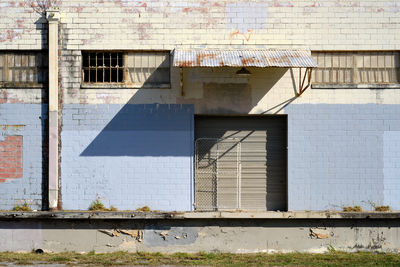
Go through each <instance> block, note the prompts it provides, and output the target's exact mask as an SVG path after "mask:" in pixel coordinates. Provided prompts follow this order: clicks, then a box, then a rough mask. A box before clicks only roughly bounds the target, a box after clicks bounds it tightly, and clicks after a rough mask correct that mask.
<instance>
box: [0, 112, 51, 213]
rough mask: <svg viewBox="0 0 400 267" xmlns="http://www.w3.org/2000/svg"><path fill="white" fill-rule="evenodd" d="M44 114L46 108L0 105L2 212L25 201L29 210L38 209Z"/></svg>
mask: <svg viewBox="0 0 400 267" xmlns="http://www.w3.org/2000/svg"><path fill="white" fill-rule="evenodd" d="M46 114H47V105H35V104H0V153H1V154H2V156H0V169H1V171H0V179H1V183H0V196H1V197H0V209H2V210H4V209H12V208H13V207H14V206H15V205H21V204H23V203H25V202H26V203H28V205H29V206H30V207H31V208H32V209H41V205H42V196H43V195H42V190H43V189H42V186H43V184H44V182H45V181H44V179H45V177H46V175H45V174H44V173H43V161H42V156H43V155H42V152H43V151H42V149H43V147H42V144H43V138H44V125H45V121H46V119H47V115H46ZM4 150H7V151H8V152H5V151H4ZM11 150H12V151H11ZM4 153H6V154H4ZM6 176H8V177H6Z"/></svg>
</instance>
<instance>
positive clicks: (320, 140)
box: [0, 0, 400, 210]
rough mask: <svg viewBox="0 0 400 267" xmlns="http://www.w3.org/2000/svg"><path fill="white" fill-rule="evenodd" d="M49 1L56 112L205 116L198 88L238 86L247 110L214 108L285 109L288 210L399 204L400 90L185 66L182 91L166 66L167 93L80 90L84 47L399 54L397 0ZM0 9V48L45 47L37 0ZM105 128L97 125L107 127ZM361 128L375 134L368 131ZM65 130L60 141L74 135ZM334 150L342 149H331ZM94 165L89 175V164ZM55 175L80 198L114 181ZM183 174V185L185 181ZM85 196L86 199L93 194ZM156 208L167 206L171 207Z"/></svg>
mask: <svg viewBox="0 0 400 267" xmlns="http://www.w3.org/2000/svg"><path fill="white" fill-rule="evenodd" d="M55 6H56V7H58V8H59V9H60V13H61V24H60V40H61V41H60V48H61V52H60V53H61V55H60V76H61V82H60V93H61V94H60V97H61V99H62V105H63V108H64V110H68V108H70V107H76V106H70V107H69V106H68V105H85V107H86V106H91V105H93V107H95V106H101V108H100V110H107V105H110V104H116V105H120V106H121V108H122V107H123V106H124V105H126V104H133V105H135V104H154V103H159V104H188V105H193V107H194V113H195V114H210V113H215V112H216V110H218V108H219V107H220V105H221V103H220V102H219V101H215V99H214V97H215V96H218V93H217V92H215V94H213V92H211V94H207V95H205V94H204V87H205V85H207V86H210V84H213V83H214V84H226V85H227V86H229V84H242V83H248V84H249V87H250V90H249V93H248V95H247V96H246V98H247V100H248V99H251V101H250V102H249V101H246V103H251V104H246V105H247V106H245V105H241V106H238V105H235V104H233V103H236V102H235V101H240V98H241V97H243V95H237V96H232V97H233V99H232V105H229V104H228V105H227V106H224V110H227V112H228V113H240V114H276V113H279V114H288V131H289V132H288V198H289V202H288V208H289V209H293V210H297V209H300V210H301V209H303V210H308V209H313V210H315V209H337V208H340V207H341V206H343V205H362V206H363V207H364V208H371V206H370V204H368V203H375V204H376V205H390V206H391V207H392V208H397V209H400V206H399V204H398V203H400V201H398V200H399V199H397V198H396V197H394V196H395V195H396V194H397V193H400V182H399V179H398V177H399V176H400V170H399V168H400V166H398V164H395V163H393V162H397V160H398V158H399V157H398V155H397V154H396V153H393V152H392V151H391V150H390V149H389V148H390V147H391V146H398V140H399V138H398V135H397V134H398V131H400V129H397V127H398V126H397V125H398V123H399V121H398V118H397V116H396V112H397V111H396V110H398V105H399V104H400V95H399V90H400V89H350V88H345V89H308V90H307V91H306V92H305V93H304V94H303V95H302V96H301V97H298V98H295V93H294V90H295V88H296V87H297V86H298V70H297V69H293V70H288V69H255V68H254V69H250V71H251V72H252V73H253V74H252V75H251V76H250V77H249V78H238V77H237V76H236V75H235V72H236V71H237V69H235V68H216V69H185V70H184V90H185V93H186V94H185V96H181V95H180V88H179V71H178V70H177V69H172V70H171V89H82V88H81V87H80V85H81V51H82V50H143V49H144V50H148V49H151V50H170V51H172V50H173V49H175V48H199V49H201V48H219V49H256V48H260V49H266V48H279V49H286V48H309V49H311V50H315V51H317V50H318V51H321V50H322V51H323V50H330V51H331V50H335V51H337V50H339V51H341V50H343V51H347V50H356V51H360V50H367V51H370V50H378V51H381V50H400V35H399V34H398V33H399V32H400V3H399V2H398V1H344V0H335V1H331V0H329V1H286V0H270V1H261V0H248V1H214V0H211V1H196V0H192V1H162V0H151V1H127V0H88V1H57V2H56V4H55ZM0 7H1V8H0V29H1V30H0V49H1V50H14V49H27V50H30V49H42V48H46V45H47V44H46V35H47V30H46V27H47V26H46V21H45V20H44V18H43V15H42V14H41V12H42V11H43V10H41V9H40V7H37V6H36V5H35V1H28V0H25V1H22V0H19V1H3V2H2V3H0ZM211 91H212V90H211ZM43 95H44V93H43V91H42V90H38V89H29V90H28V89H26V90H19V89H4V88H1V89H0V99H1V101H0V103H3V102H4V103H13V102H23V103H42V97H43ZM205 103H206V104H207V105H205ZM103 106H104V107H103ZM90 109H92V107H90ZM113 110H115V108H114V107H113ZM343 110H345V111H346V112H343ZM102 112H103V111H102ZM110 112H111V111H110ZM63 114H65V112H64V113H63ZM338 114H340V115H338ZM2 116H3V115H2ZM4 116H6V115H4ZM60 116H61V120H63V118H62V114H60ZM105 117H107V116H105ZM83 120H84V119H83ZM83 122H84V123H85V125H86V124H90V122H88V121H86V122H85V121H83ZM64 123H65V121H64ZM103 123H104V127H106V125H107V124H108V123H109V121H106V120H105V121H104V122H103ZM370 125H376V127H375V128H374V129H370ZM100 128H101V127H100ZM63 134H64V135H63V136H64V138H65V136H69V135H70V134H71V135H72V134H80V132H79V131H78V132H77V133H68V134H67V133H66V132H63ZM91 134H92V135H93V133H91ZM188 134H189V135H190V132H189V133H188ZM388 142H389V143H388ZM186 145H187V144H186ZM71 146H73V144H71ZM75 146H76V147H75V148H71V149H72V150H71V149H69V148H68V149H67V148H65V147H62V158H61V162H63V157H75V158H76V160H77V161H79V153H80V152H82V151H81V150H82V148H83V147H82V146H83V144H79V142H78V141H77V143H76V144H75ZM336 147H343V148H346V149H342V150H340V149H339V150H337V151H336V150H335V151H334V148H336ZM364 147H368V148H369V150H364V149H363V148H364ZM74 149H75V150H74ZM83 149H84V148H83ZM347 149H348V150H347ZM67 151H74V152H67ZM354 151H355V152H354ZM353 152H354V153H353ZM64 153H65V154H64ZM71 153H72V154H71ZM344 158H345V159H347V160H346V161H343V159H344ZM98 162H101V160H99V161H98ZM365 162H368V164H365ZM96 164H100V163H96ZM96 164H95V163H93V165H92V166H89V167H88V169H87V171H88V172H90V171H91V168H93V169H96V168H98V166H99V165H96ZM64 167H65V168H68V166H65V165H64ZM186 167H187V168H192V166H189V165H187V166H186ZM110 173H111V174H110ZM118 173H119V172H117V174H118ZM64 174H65V172H64ZM64 174H63V171H62V170H61V180H62V181H63V180H64V181H66V183H67V181H71V183H78V184H79V183H82V185H81V186H82V188H81V191H82V192H83V193H82V194H85V192H86V191H88V192H89V191H90V190H89V189H87V187H89V184H90V185H96V183H97V184H105V182H104V181H109V180H110V179H114V178H115V172H114V173H113V172H110V171H109V170H105V169H104V171H103V173H102V174H99V176H97V177H94V178H93V180H87V182H82V181H79V180H77V181H75V180H71V179H72V178H71V177H70V176H65V175H64ZM187 179H188V180H187V181H186V183H187V186H190V183H191V181H190V179H192V177H191V174H188V178H187ZM62 183H63V182H62ZM1 186H2V184H0V187H1ZM94 188H96V186H94ZM344 189H346V190H344ZM85 190H86V191H85ZM95 191H96V189H94V191H93V190H92V191H90V192H89V193H88V194H90V196H93V195H96V192H95ZM99 191H101V190H99ZM155 192H156V191H155ZM109 195H113V194H112V193H111V194H109ZM397 195H400V194H397ZM10 197H11V196H10ZM63 197H64V199H65V200H68V201H70V200H71V199H73V198H71V197H69V196H68V195H64V196H63ZM100 197H104V196H100ZM106 201H108V203H111V204H112V203H113V201H112V200H110V199H107V200H106ZM118 201H119V200H118ZM118 201H117V202H116V203H120V201H119V202H118ZM160 201H161V202H162V200H160ZM70 202H71V201H70ZM165 203H169V204H168V205H171V206H170V207H171V209H174V207H178V205H176V206H174V204H173V203H171V202H165ZM82 205H84V204H82ZM68 208H74V207H72V206H71V207H68ZM155 208H157V207H155Z"/></svg>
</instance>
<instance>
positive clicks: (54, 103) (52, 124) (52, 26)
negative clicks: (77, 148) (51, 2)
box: [46, 9, 60, 210]
mask: <svg viewBox="0 0 400 267" xmlns="http://www.w3.org/2000/svg"><path fill="white" fill-rule="evenodd" d="M46 19H47V21H48V22H49V38H48V48H49V192H48V193H49V209H50V210H54V209H57V207H58V143H59V140H58V138H59V137H58V23H59V21H60V12H59V11H58V10H50V9H49V10H47V11H46Z"/></svg>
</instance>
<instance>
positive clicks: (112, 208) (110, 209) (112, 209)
mask: <svg viewBox="0 0 400 267" xmlns="http://www.w3.org/2000/svg"><path fill="white" fill-rule="evenodd" d="M108 210H109V211H118V209H117V208H116V207H114V206H111V207H110V208H109V209H108Z"/></svg>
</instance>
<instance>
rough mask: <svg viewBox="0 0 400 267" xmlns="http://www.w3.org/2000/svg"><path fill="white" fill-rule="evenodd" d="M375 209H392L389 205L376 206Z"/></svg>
mask: <svg viewBox="0 0 400 267" xmlns="http://www.w3.org/2000/svg"><path fill="white" fill-rule="evenodd" d="M375 211H390V207H389V206H375Z"/></svg>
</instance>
